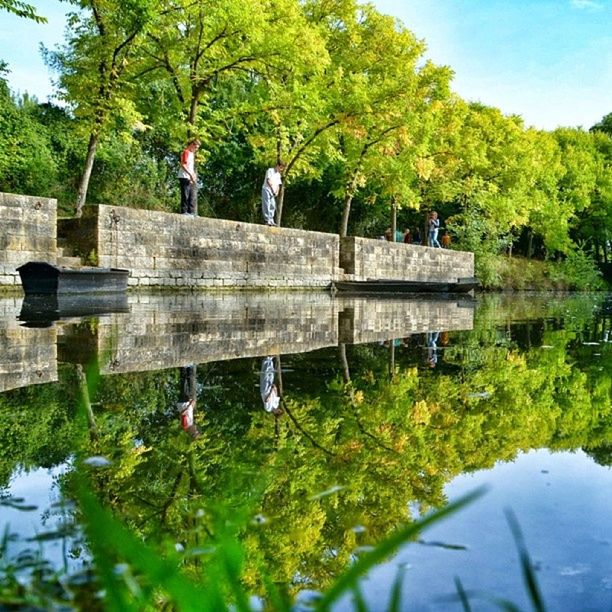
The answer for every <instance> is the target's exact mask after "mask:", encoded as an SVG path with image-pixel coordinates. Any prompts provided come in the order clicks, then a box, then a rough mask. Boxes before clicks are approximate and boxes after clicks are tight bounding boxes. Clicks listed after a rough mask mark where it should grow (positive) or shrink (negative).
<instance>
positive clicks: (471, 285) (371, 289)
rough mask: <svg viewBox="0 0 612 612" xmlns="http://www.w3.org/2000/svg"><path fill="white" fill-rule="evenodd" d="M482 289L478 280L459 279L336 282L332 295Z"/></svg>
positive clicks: (462, 291) (452, 291)
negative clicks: (449, 280)
mask: <svg viewBox="0 0 612 612" xmlns="http://www.w3.org/2000/svg"><path fill="white" fill-rule="evenodd" d="M479 287H480V281H479V280H478V279H477V278H473V277H470V278H458V279H457V281H456V282H429V281H403V280H378V279H377V280H370V279H369V280H366V281H334V282H333V283H332V286H331V289H332V293H336V292H338V293H353V294H355V293H360V294H364V293H368V294H377V293H383V294H394V295H397V294H402V293H409V294H415V293H449V294H452V293H469V292H470V291H473V290H474V289H478V288H479Z"/></svg>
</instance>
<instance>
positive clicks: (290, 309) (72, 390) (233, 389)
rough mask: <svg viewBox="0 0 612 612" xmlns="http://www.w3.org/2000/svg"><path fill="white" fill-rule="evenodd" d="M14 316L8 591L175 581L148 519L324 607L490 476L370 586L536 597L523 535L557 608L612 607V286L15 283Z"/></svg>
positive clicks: (6, 468)
mask: <svg viewBox="0 0 612 612" xmlns="http://www.w3.org/2000/svg"><path fill="white" fill-rule="evenodd" d="M0 338H1V344H0V415H1V417H2V418H1V419H0V517H1V518H0V528H1V529H2V531H3V533H5V537H4V539H3V542H2V546H1V547H0V552H1V557H0V607H3V605H8V604H9V603H11V602H13V603H14V604H19V605H26V604H27V605H31V606H34V607H36V606H38V607H39V608H46V609H103V608H108V609H117V607H118V606H119V604H117V601H120V600H119V599H113V596H111V595H109V592H108V590H107V592H106V599H104V597H105V596H104V594H103V592H104V589H103V587H104V585H105V584H106V585H108V584H109V583H108V582H105V580H112V581H115V582H114V583H113V584H116V585H118V586H117V593H120V592H123V591H125V594H127V595H126V597H128V598H132V599H131V601H133V602H136V604H135V606H136V609H142V607H145V606H144V604H143V603H142V602H148V603H147V605H149V606H151V607H159V608H163V607H164V606H165V607H168V606H169V605H170V603H171V602H173V601H174V602H175V603H176V598H175V597H174V596H173V595H172V593H173V591H172V588H173V587H172V585H170V583H169V582H168V584H167V585H166V583H165V582H164V579H163V575H158V576H157V579H158V582H156V581H155V580H153V579H152V578H151V575H152V574H151V575H149V576H147V571H148V570H147V568H146V567H145V565H144V561H143V562H142V563H143V565H142V566H139V565H138V563H137V562H135V561H133V559H131V558H130V552H129V550H128V548H129V547H128V546H127V544H126V542H128V541H130V542H131V540H130V539H129V538H130V537H131V536H130V535H129V534H131V535H133V536H136V537H135V538H134V542H136V543H135V544H133V547H136V546H140V545H141V543H143V542H144V543H145V544H146V545H147V547H148V549H147V550H149V551H153V552H154V555H153V557H152V559H153V560H151V561H150V563H151V564H153V563H154V562H155V561H154V559H167V560H168V561H169V562H170V563H171V564H173V567H176V566H178V567H180V568H181V572H182V575H183V576H185V577H186V578H187V579H188V580H189V581H190V582H191V583H193V584H199V583H200V582H204V583H206V582H207V580H209V581H210V580H215V579H216V578H215V577H217V574H216V573H215V572H218V571H219V570H218V569H211V568H213V561H214V560H215V559H217V560H218V558H225V557H223V555H225V554H229V553H227V551H232V553H231V554H232V555H234V556H232V557H231V558H230V557H227V559H230V561H231V562H228V563H229V565H231V563H234V561H235V562H236V563H238V561H236V559H239V563H240V569H239V570H237V571H239V572H240V580H241V583H242V585H243V587H244V589H245V590H246V592H247V593H248V594H250V595H251V596H252V597H251V600H250V605H251V606H252V607H253V609H263V606H264V605H265V603H266V602H267V603H268V605H270V606H271V607H272V608H274V605H273V604H270V603H269V601H267V600H266V598H265V597H264V596H263V594H264V593H265V592H269V591H268V590H267V589H269V588H270V587H269V585H270V584H272V585H275V588H276V589H277V590H278V591H279V592H280V593H281V594H284V595H285V596H286V597H287V598H289V599H291V600H293V601H296V603H295V606H294V609H295V610H307V609H311V608H312V606H313V605H315V603H316V601H317V598H318V596H319V595H318V594H319V593H320V592H324V591H326V589H328V588H329V587H330V585H331V584H333V583H334V581H335V580H336V578H337V576H339V575H340V574H341V573H342V572H343V571H345V570H346V569H347V568H348V567H352V566H354V565H355V564H357V563H359V560H361V559H364V558H366V557H367V555H368V554H369V553H370V551H371V550H372V548H373V547H375V546H376V545H377V544H378V543H380V542H381V541H383V540H384V539H385V538H387V537H389V536H390V535H391V534H393V533H395V532H396V531H397V530H398V529H402V528H405V527H406V526H407V525H411V524H413V522H414V521H417V520H419V519H422V518H423V517H427V516H429V513H431V512H435V511H436V510H439V509H441V508H443V507H444V506H445V504H447V503H448V502H452V501H454V500H457V499H460V498H461V497H462V496H464V495H466V494H469V493H470V492H473V491H476V490H479V491H482V495H481V496H479V497H478V498H477V499H475V500H474V501H473V502H471V503H470V504H468V505H467V506H466V507H465V508H462V509H460V510H459V511H457V512H456V513H453V514H451V515H450V516H448V517H445V518H444V519H442V520H440V521H437V522H435V523H434V524H432V525H431V526H430V527H428V528H426V529H424V530H423V531H421V532H420V533H418V534H416V535H414V537H412V538H410V541H406V542H404V543H403V544H402V545H401V546H400V547H399V548H398V549H397V550H395V551H394V552H393V554H391V555H390V556H387V557H386V558H385V559H384V560H383V561H382V562H381V563H378V564H377V565H376V566H375V567H374V568H373V569H372V570H371V571H369V572H368V574H367V575H366V576H365V578H364V579H363V580H361V582H360V583H359V593H360V594H361V596H362V597H363V600H364V602H365V605H366V606H367V608H368V609H370V610H386V609H389V608H390V607H391V605H392V604H391V597H392V596H391V593H392V590H393V585H394V584H399V583H397V580H398V576H399V577H400V578H401V593H402V603H401V604H400V609H405V610H411V611H412V610H417V611H421V610H422V611H446V610H464V609H466V607H465V606H466V603H465V602H466V601H469V606H470V607H471V609H472V610H497V609H500V605H501V604H500V602H505V603H508V602H512V603H513V604H515V605H517V606H519V607H520V609H531V607H532V604H533V601H534V597H538V595H537V594H536V595H534V594H533V592H531V594H530V591H529V587H528V580H527V579H526V578H525V577H524V575H523V570H522V566H521V552H522V554H523V555H524V557H523V558H525V555H526V556H528V558H529V564H530V567H532V568H533V576H535V581H536V587H535V589H536V591H537V593H538V594H539V596H540V597H541V599H542V601H543V606H544V608H545V609H548V610H568V611H574V610H575V611H581V612H586V611H598V612H599V611H601V610H612V470H611V468H610V466H611V465H612V296H606V295H604V294H585V295H582V294H579V295H571V294H567V295H556V294H555V295H553V294H549V295H546V294H515V295H487V296H478V297H477V298H476V299H470V298H461V299H437V298H434V297H431V296H419V297H418V298H414V299H392V298H386V299H373V298H359V297H353V298H352V297H341V298H335V299H334V298H332V297H331V296H329V295H327V294H324V293H316V292H311V293H300V292H276V293H274V292H271V293H249V292H245V293H220V294H212V295H209V294H192V293H184V294H183V293H181V294H150V295H148V294H142V293H139V294H129V295H128V296H127V297H118V298H115V299H113V300H110V301H108V300H103V299H99V300H87V301H83V300H81V299H66V298H64V299H63V300H60V302H59V303H54V304H51V305H49V304H45V305H41V304H40V303H37V302H36V301H34V302H32V301H29V302H23V300H22V299H21V298H13V297H4V298H0ZM85 490H86V491H92V492H93V493H94V494H95V500H97V501H98V502H100V503H101V505H102V506H103V507H104V508H107V509H109V510H110V511H111V512H112V516H114V517H115V518H116V519H119V521H120V523H121V525H123V526H125V527H127V529H128V530H129V531H128V532H120V531H119V529H120V527H117V530H115V527H112V528H109V530H108V531H106V532H103V531H101V532H99V531H96V524H98V519H96V518H95V517H99V521H102V522H101V523H99V524H103V522H104V520H105V519H104V516H106V515H104V516H103V515H101V514H100V515H98V514H96V512H98V509H96V508H97V506H96V507H95V508H94V509H93V510H91V509H88V508H90V507H89V506H88V505H87V504H88V502H87V500H88V499H90V497H88V496H87V494H86V493H84V492H83V491H85ZM94 503H95V502H94ZM92 517H94V518H92ZM513 529H514V531H513ZM121 533H123V535H118V534H121ZM126 534H127V535H126ZM522 542H523V543H524V547H523V545H522V544H521V543H522ZM133 550H135V548H133ZM143 554H144V553H143ZM92 555H93V557H95V558H96V559H98V560H100V559H102V561H101V562H99V563H98V564H97V565H96V572H97V573H95V572H92ZM141 556H142V555H141ZM147 558H148V557H147ZM147 563H148V561H147ZM151 567H152V565H151ZM214 567H217V566H214ZM228 567H229V566H228ZM151 571H152V570H151ZM228 571H229V570H228ZM105 572H107V574H105ZM105 575H106V578H104V576H105ZM100 576H102V578H100ZM211 576H212V578H211ZM220 580H221V579H220ZM230 583H231V581H230ZM164 585H166V586H167V588H166V586H164ZM111 591H112V589H111ZM117 597H119V595H117ZM227 597H228V599H226V601H229V600H232V599H233V597H232V595H228V596H227ZM462 597H463V601H462ZM354 598H355V594H354V593H353V594H349V595H346V594H345V595H344V596H343V597H342V598H341V599H339V601H338V602H337V603H336V604H335V605H334V609H337V610H352V609H358V607H356V604H355V600H354ZM357 598H358V599H359V595H358V596H357ZM113 602H114V603H113ZM139 602H140V603H139ZM151 602H154V603H151ZM239 607H240V606H239ZM212 608H213V609H214V605H213V606H212ZM185 609H186V608H185Z"/></svg>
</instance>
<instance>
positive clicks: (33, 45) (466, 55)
mask: <svg viewBox="0 0 612 612" xmlns="http://www.w3.org/2000/svg"><path fill="white" fill-rule="evenodd" d="M30 3H31V4H34V5H35V6H36V7H37V8H38V11H39V12H40V13H41V14H43V15H45V16H46V17H47V18H48V19H49V23H48V24H43V25H40V24H35V23H32V22H29V21H27V20H25V19H19V18H17V17H14V16H12V15H9V14H8V13H6V12H0V59H4V60H5V61H7V62H8V63H9V68H10V69H11V73H10V75H9V83H10V85H11V87H12V89H13V90H15V91H19V92H22V93H23V92H25V91H27V92H29V93H31V94H34V95H36V96H37V97H38V98H39V99H41V100H45V99H46V98H47V96H48V95H50V94H51V93H52V87H51V83H50V75H49V72H48V70H47V69H46V67H45V66H44V64H43V62H42V59H41V57H40V52H39V44H40V42H43V43H44V44H45V45H47V46H53V45H54V44H56V43H57V42H60V41H61V39H62V34H63V29H64V21H65V20H64V12H65V11H66V9H67V5H66V4H65V3H60V2H58V1H57V0H30ZM374 4H375V5H376V6H377V7H378V9H379V10H380V11H381V12H383V13H387V14H390V15H394V16H396V17H398V18H399V19H401V21H402V22H403V23H404V24H405V25H406V26H407V27H408V28H409V29H410V30H412V31H413V32H414V33H415V34H416V35H417V37H418V38H421V39H424V40H425V42H426V43H427V46H428V51H427V54H426V55H427V57H429V58H431V59H432V60H433V61H434V62H436V63H438V64H445V65H448V66H450V67H451V68H452V69H453V70H454V72H455V79H454V81H453V89H454V90H455V91H456V92H457V93H458V94H459V95H460V96H461V97H462V98H464V99H466V100H479V101H480V102H483V103H484V104H488V105H491V106H496V107H498V108H500V109H501V110H502V111H503V112H504V113H506V114H510V113H513V114H518V115H521V116H522V117H523V118H524V120H525V123H526V124H527V125H533V126H535V127H537V128H540V129H547V130H548V129H554V128H555V127H557V126H560V125H563V126H583V127H585V128H588V127H590V126H591V125H593V123H596V122H597V121H599V120H600V119H601V118H602V117H603V116H604V115H606V114H608V113H612V0H374Z"/></svg>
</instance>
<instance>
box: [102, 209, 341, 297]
mask: <svg viewBox="0 0 612 612" xmlns="http://www.w3.org/2000/svg"><path fill="white" fill-rule="evenodd" d="M97 213H98V237H97V242H98V245H97V253H98V264H99V265H100V266H102V267H113V268H127V269H129V270H130V273H131V275H130V280H129V282H130V285H133V286H134V285H137V286H157V287H160V286H161V287H181V286H189V287H326V286H328V285H329V284H330V283H331V281H332V279H333V278H335V277H337V275H338V274H339V268H338V257H339V255H338V253H339V237H338V236H337V235H335V234H323V233H320V232H307V231H304V230H296V229H289V228H282V229H281V228H276V227H267V226H264V225H255V224H252V223H240V222H237V221H227V220H224V219H209V218H206V217H195V218H193V217H188V216H185V215H177V214H173V213H164V212H154V211H147V210H137V209H133V208H120V207H112V206H100V207H99V208H98V209H97Z"/></svg>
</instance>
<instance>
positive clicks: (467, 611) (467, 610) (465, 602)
mask: <svg viewBox="0 0 612 612" xmlns="http://www.w3.org/2000/svg"><path fill="white" fill-rule="evenodd" d="M455 587H456V588H457V594H458V595H459V599H460V601H461V605H462V606H463V611H464V612H472V608H471V606H470V600H469V598H468V595H467V593H466V592H465V589H464V588H463V584H462V583H461V580H460V578H459V576H455Z"/></svg>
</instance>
